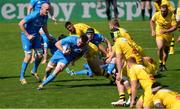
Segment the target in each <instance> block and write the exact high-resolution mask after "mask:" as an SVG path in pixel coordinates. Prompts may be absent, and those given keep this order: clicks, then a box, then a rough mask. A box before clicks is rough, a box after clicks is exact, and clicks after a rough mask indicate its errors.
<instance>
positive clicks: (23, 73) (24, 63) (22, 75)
mask: <svg viewBox="0 0 180 109" xmlns="http://www.w3.org/2000/svg"><path fill="white" fill-rule="evenodd" d="M27 66H28V63H27V62H23V63H22V66H21V72H20V80H22V79H24V75H25V71H26V68H27Z"/></svg>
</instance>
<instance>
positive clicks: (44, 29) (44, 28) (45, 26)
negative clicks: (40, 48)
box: [42, 24, 53, 41]
mask: <svg viewBox="0 0 180 109" xmlns="http://www.w3.org/2000/svg"><path fill="white" fill-rule="evenodd" d="M42 29H43V31H44V33H45V34H46V36H47V38H48V39H49V40H50V41H53V38H52V37H51V36H50V34H49V31H48V29H47V24H46V25H43V27H42Z"/></svg>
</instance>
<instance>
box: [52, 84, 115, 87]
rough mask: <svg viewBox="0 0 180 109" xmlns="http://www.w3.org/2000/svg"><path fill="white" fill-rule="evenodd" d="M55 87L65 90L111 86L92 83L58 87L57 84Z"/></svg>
mask: <svg viewBox="0 0 180 109" xmlns="http://www.w3.org/2000/svg"><path fill="white" fill-rule="evenodd" d="M55 86H58V87H61V88H62V87H65V88H78V87H102V86H113V85H111V84H110V83H101V84H97V83H94V84H78V85H59V84H56V85H55Z"/></svg>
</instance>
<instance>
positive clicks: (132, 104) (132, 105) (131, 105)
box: [130, 100, 136, 108]
mask: <svg viewBox="0 0 180 109" xmlns="http://www.w3.org/2000/svg"><path fill="white" fill-rule="evenodd" d="M135 104H136V103H135V101H134V100H131V103H130V108H133V107H134V106H135Z"/></svg>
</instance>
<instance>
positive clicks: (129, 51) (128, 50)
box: [115, 37, 142, 63]
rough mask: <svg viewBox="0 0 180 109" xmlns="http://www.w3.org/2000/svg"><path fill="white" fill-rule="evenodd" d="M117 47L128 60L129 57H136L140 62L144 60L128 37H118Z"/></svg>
mask: <svg viewBox="0 0 180 109" xmlns="http://www.w3.org/2000/svg"><path fill="white" fill-rule="evenodd" d="M115 49H116V50H120V51H121V52H122V54H123V55H124V57H125V59H126V60H127V59H128V58H129V57H135V58H136V61H137V62H138V63H141V62H142V56H141V54H140V53H139V52H138V51H137V49H136V48H135V47H134V46H133V44H132V43H131V42H130V41H128V40H127V39H126V38H122V37H120V38H118V39H116V42H115Z"/></svg>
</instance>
